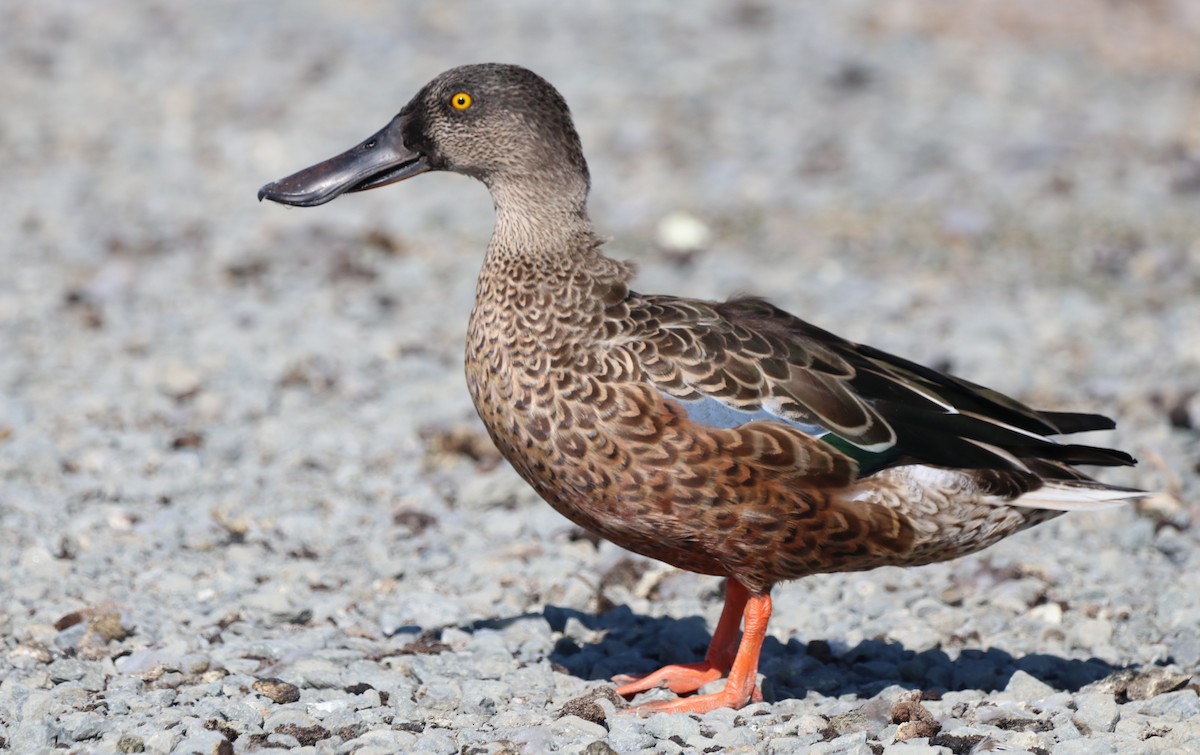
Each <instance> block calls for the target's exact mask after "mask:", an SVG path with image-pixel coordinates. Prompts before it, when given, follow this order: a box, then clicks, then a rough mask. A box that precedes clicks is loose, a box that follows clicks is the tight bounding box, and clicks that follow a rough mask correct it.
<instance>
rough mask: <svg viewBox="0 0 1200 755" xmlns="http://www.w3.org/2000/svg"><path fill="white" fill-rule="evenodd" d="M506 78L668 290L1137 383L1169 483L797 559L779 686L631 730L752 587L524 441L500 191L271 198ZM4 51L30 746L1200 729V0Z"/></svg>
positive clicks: (4, 743) (315, 7) (1089, 740)
mask: <svg viewBox="0 0 1200 755" xmlns="http://www.w3.org/2000/svg"><path fill="white" fill-rule="evenodd" d="M630 6H632V4H630ZM487 60H499V61H507V62H514V63H521V64H524V65H527V66H529V67H531V68H533V69H534V70H536V71H538V72H540V73H541V74H543V75H544V76H546V77H547V78H548V79H550V80H551V81H552V82H554V83H555V84H556V85H557V86H558V87H559V88H560V89H561V90H562V91H563V93H564V94H565V96H566V97H567V100H568V101H569V102H570V103H571V105H572V108H573V111H574V113H575V115H576V119H577V121H578V125H579V128H580V131H581V134H582V136H583V140H584V146H585V149H586V150H587V154H588V156H589V158H590V160H591V166H592V174H593V178H594V190H593V203H592V216H593V218H594V220H595V221H596V223H597V226H598V228H599V229H600V231H601V232H602V233H608V234H611V235H612V236H613V237H614V241H613V242H612V243H611V244H610V246H609V250H610V253H612V254H614V255H615V256H618V257H626V258H633V259H637V260H638V261H639V262H640V263H641V266H642V271H643V272H642V276H641V279H640V281H639V289H640V290H645V291H661V292H671V293H678V294H686V295H693V296H704V297H724V296H727V295H729V294H731V293H734V292H749V293H757V294H762V295H766V296H769V297H771V298H772V299H773V300H775V301H776V302H778V303H779V304H781V305H782V306H784V307H786V308H787V309H789V310H791V311H793V312H796V313H797V314H800V315H801V316H803V317H805V318H807V319H810V320H812V321H814V322H816V323H818V324H820V325H823V326H825V327H828V328H830V329H833V330H835V331H837V332H839V333H841V334H843V335H846V336H848V337H850V338H853V339H856V340H862V341H866V342H869V343H872V344H873V345H876V346H879V347H882V348H885V349H888V350H891V351H894V352H897V353H900V354H902V355H905V356H908V357H911V358H915V359H918V360H922V361H926V362H929V363H932V364H935V365H939V366H942V367H949V368H951V369H953V370H955V371H956V372H958V373H960V374H962V375H964V376H966V377H969V378H970V379H972V380H975V381H978V382H982V383H985V384H988V385H991V386H993V387H996V388H998V389H1001V390H1004V391H1006V392H1009V393H1012V394H1014V395H1016V396H1018V397H1020V398H1022V399H1025V400H1027V401H1028V402H1030V403H1033V404H1035V405H1038V406H1045V407H1047V408H1051V407H1053V408H1059V409H1078V410H1091V411H1101V412H1104V413H1106V414H1110V415H1112V416H1113V417H1115V418H1116V419H1117V420H1118V421H1119V423H1120V428H1119V429H1118V430H1117V431H1116V432H1115V433H1111V434H1106V435H1098V436H1096V437H1093V438H1089V440H1093V441H1095V442H1101V443H1105V444H1111V445H1115V446H1119V447H1122V448H1126V449H1128V450H1130V451H1131V452H1133V453H1134V454H1135V455H1136V456H1138V457H1139V458H1140V459H1141V461H1142V463H1141V465H1140V466H1139V467H1137V468H1136V469H1133V470H1106V471H1105V473H1104V475H1103V476H1104V478H1105V479H1107V480H1111V481H1114V482H1118V483H1122V484H1131V485H1138V486H1143V487H1146V488H1150V489H1154V490H1159V491H1162V492H1161V494H1159V495H1157V496H1155V497H1153V498H1151V499H1149V500H1148V501H1147V502H1146V503H1145V504H1144V505H1142V506H1140V507H1139V508H1137V509H1134V508H1133V507H1130V508H1127V509H1123V510H1119V511H1114V512H1107V513H1103V514H1090V515H1077V516H1071V517H1066V518H1064V519H1060V520H1058V521H1056V522H1053V523H1051V524H1049V525H1046V526H1043V527H1041V528H1039V529H1037V530H1034V531H1031V532H1028V533H1025V534H1022V535H1020V536H1018V537H1015V538H1012V539H1010V540H1008V541H1006V542H1004V543H1002V544H1001V545H999V546H997V547H995V548H993V549H991V550H990V551H988V552H986V553H984V554H981V555H979V556H976V557H973V558H968V559H965V560H962V561H958V562H955V563H950V564H941V565H936V566H931V567H925V568H921V569H916V570H907V571H905V570H895V569H885V570H880V571H875V572H871V573H866V574H852V575H829V576H819V577H814V578H811V579H808V580H804V581H801V582H798V583H793V584H788V585H784V586H780V587H779V588H777V590H776V610H777V613H776V615H775V617H774V618H773V620H772V623H771V638H770V639H769V640H768V644H767V647H766V649H765V653H764V659H763V663H762V667H761V671H762V672H763V673H764V674H765V675H766V681H765V682H764V692H765V694H766V697H767V702H765V703H762V704H757V705H753V706H750V707H749V708H747V709H744V710H742V711H739V712H733V711H717V712H714V713H712V714H709V715H706V716H656V717H653V718H649V719H642V720H639V719H637V718H635V717H632V716H628V715H618V714H616V713H615V712H614V704H613V701H612V700H611V699H610V697H609V696H608V695H607V693H606V690H608V689H610V688H611V685H609V684H608V683H607V682H606V681H605V680H606V679H607V677H609V676H610V675H612V674H613V673H616V672H621V671H638V670H649V669H651V668H653V667H656V666H657V665H659V664H660V662H662V661H663V660H664V659H667V660H683V658H681V655H686V654H688V653H693V654H694V655H695V657H696V658H699V657H700V656H701V655H702V653H703V649H704V646H705V644H706V643H707V639H708V627H710V626H712V624H713V622H714V621H715V619H716V616H717V614H718V612H719V610H720V603H721V599H720V595H719V587H718V583H717V581H716V580H714V579H711V578H706V577H698V576H695V575H690V574H684V573H680V572H676V571H673V570H671V569H668V568H666V567H663V566H661V565H659V564H657V563H653V562H648V561H645V560H642V559H637V558H631V557H629V556H627V555H626V554H624V553H622V552H621V551H619V550H618V549H616V548H614V547H612V546H610V545H607V544H603V543H596V542H594V541H593V540H592V539H591V538H590V537H588V536H587V535H585V534H584V533H581V532H580V531H578V530H576V529H575V528H573V527H572V526H571V525H570V524H569V523H568V522H566V521H565V520H563V519H562V518H560V517H559V516H558V515H557V514H555V513H554V512H553V511H551V509H550V508H549V507H547V506H545V505H544V504H542V503H540V502H539V501H537V500H536V499H535V497H534V496H533V495H532V493H531V492H530V491H528V490H526V489H525V488H524V487H523V486H522V485H521V484H520V483H519V481H518V480H517V479H516V478H515V476H514V475H513V474H512V473H511V471H509V470H508V469H507V467H505V466H504V465H503V464H501V463H500V461H499V459H498V457H497V456H496V454H495V452H494V451H493V450H492V449H491V447H490V445H489V443H488V442H487V440H486V438H485V437H484V436H483V435H482V434H481V427H480V425H479V424H478V422H477V420H476V418H475V416H474V411H473V409H472V408H471V406H470V403H469V399H468V397H467V393H466V390H465V387H464V385H463V381H462V378H461V377H460V375H461V352H462V343H463V337H464V331H465V326H466V320H467V314H468V311H469V309H470V304H471V299H472V295H473V286H474V277H475V273H476V271H477V269H478V266H479V264H480V259H481V254H482V250H483V248H484V245H485V244H486V240H487V237H488V234H489V232H490V228H491V222H492V217H491V207H490V202H489V200H488V197H487V194H486V191H485V190H484V189H483V187H481V186H479V185H476V184H473V183H471V182H469V181H467V180H465V179H462V178H460V177H457V176H434V177H430V176H426V177H422V178H421V179H420V181H419V182H417V183H409V184H402V185H399V186H396V187H391V188H389V189H386V190H382V191H378V192H371V193H368V194H363V195H355V196H353V197H348V198H344V199H342V200H339V201H338V202H336V203H334V204H332V205H329V206H327V207H322V208H320V209H317V210H304V211H285V210H284V209H282V208H280V207H277V206H262V205H259V204H258V203H256V202H255V200H254V195H255V191H256V190H257V189H258V187H259V186H260V185H262V184H263V183H265V182H267V181H269V180H272V179H275V178H279V177H281V176H283V175H285V174H287V173H290V172H292V171H294V170H296V169H298V168H301V167H304V166H306V165H309V164H310V163H312V162H314V161H316V160H319V159H323V158H325V157H328V156H330V155H332V154H334V153H336V152H340V151H341V150H343V149H345V148H347V147H349V146H351V145H352V144H354V143H356V142H357V141H359V140H360V139H362V138H364V137H365V136H367V135H368V134H370V133H372V132H374V131H375V130H376V129H377V128H378V127H380V126H381V125H383V124H384V123H385V122H386V121H387V120H388V119H389V118H390V117H391V116H392V115H393V114H394V112H395V111H396V110H398V109H399V107H400V106H401V105H402V104H403V103H404V102H406V101H407V100H408V98H409V97H410V96H411V95H412V94H413V93H414V92H415V91H416V90H417V88H418V87H419V86H420V85H422V84H424V83H425V81H427V80H428V79H430V78H431V77H432V76H434V75H435V74H437V73H439V72H440V71H442V70H443V69H445V68H448V67H450V66H452V65H457V64H460V63H465V62H479V61H487ZM0 66H2V68H3V70H4V74H3V76H0V102H3V108H2V109H0V165H3V173H2V175H3V180H0V569H2V572H0V573H2V575H3V577H2V582H0V749H5V748H7V749H9V750H11V751H13V752H19V753H34V752H40V751H49V750H54V749H66V750H69V751H73V752H92V751H95V752H113V751H119V752H141V751H145V752H155V753H165V752H181V753H192V752H201V753H227V752H231V751H232V752H239V753H240V752H252V751H256V750H263V751H266V748H273V747H291V748H298V749H299V750H300V751H307V752H318V753H334V752H338V753H349V752H357V753H387V752H399V751H405V752H434V753H515V752H542V751H561V752H572V753H578V752H587V753H590V754H592V755H597V754H599V753H607V752H613V751H616V752H634V751H639V750H641V751H647V752H651V751H652V752H681V751H686V752H697V751H704V752H720V751H740V752H771V753H775V752H780V753H782V752H815V753H856V754H859V753H861V754H863V755H865V754H867V753H879V752H881V751H882V752H886V753H897V754H899V753H910V754H915V753H938V752H940V753H947V752H953V753H967V752H974V751H977V750H979V749H986V748H989V747H994V746H997V745H1003V746H1005V747H1007V748H1008V751H1010V752H1020V751H1023V750H1024V751H1028V752H1033V753H1056V754H1057V753H1079V754H1083V753H1087V754H1089V755H1090V754H1092V753H1106V752H1121V753H1148V752H1162V753H1167V752H1170V753H1179V752H1200V745H1197V742H1198V741H1200V698H1198V697H1197V681H1198V677H1197V673H1198V672H1200V548H1198V547H1197V546H1198V542H1197V541H1198V534H1197V533H1198V531H1200V527H1197V525H1198V524H1200V482H1198V479H1197V478H1198V470H1197V466H1198V465H1200V436H1198V433H1197V427H1198V426H1200V398H1198V391H1200V211H1198V210H1200V5H1197V4H1196V3H1193V2H1189V1H1188V0H1175V1H1174V2H1172V1H1170V0H1161V1H1157V2H1150V1H1149V0H1147V1H1146V2H1103V1H1101V0H1091V1H1089V0H1062V1H1060V2H1054V3H1047V2H1033V1H1031V0H988V1H986V2H973V3H948V2H924V3H923V2H915V1H911V2H906V1H903V0H880V1H879V2H867V1H866V0H861V1H859V2H835V3H794V2H785V1H784V0H779V1H778V2H768V1H767V0H755V1H753V2H717V1H716V0H710V1H708V2H692V3H687V4H686V5H685V4H681V3H675V2H666V1H658V2H642V3H638V4H637V5H636V8H634V7H629V8H628V9H626V10H621V11H618V10H616V6H615V5H614V4H612V3H609V2H602V1H601V0H587V1H584V2H574V3H550V2H539V1H535V0H507V1H506V2H505V3H502V4H501V3H496V4H484V3H478V2H456V1H448V2H436V3H434V2H428V3H416V2H414V3H395V2H368V1H367V0H359V1H358V2H332V0H330V1H329V2H318V1H317V0H309V1H306V2H299V1H297V2H289V3H286V4H284V3H242V2H232V1H231V0H220V1H214V2H205V3H175V2H167V1H166V0H143V1H142V2H129V1H126V2H120V1H117V0H113V1H111V2H95V3H83V2H72V1H61V0H60V1H56V0H44V1H42V2H38V3H17V2H11V3H4V4H2V5H0ZM618 707H619V706H618Z"/></svg>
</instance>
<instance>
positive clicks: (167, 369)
mask: <svg viewBox="0 0 1200 755" xmlns="http://www.w3.org/2000/svg"><path fill="white" fill-rule="evenodd" d="M203 381H204V377H203V376H202V375H201V374H200V373H199V372H198V371H197V370H196V369H194V368H193V367H190V366H188V365H186V364H183V363H182V362H169V363H167V364H166V365H164V366H163V367H162V368H161V369H160V370H159V372H158V375H157V376H156V380H155V383H156V384H157V386H158V390H159V391H160V392H162V393H163V394H165V395H167V396H170V397H171V398H173V399H176V400H180V399H185V398H189V397H191V396H194V395H196V393H197V392H199V390H200V386H201V385H202V383H203Z"/></svg>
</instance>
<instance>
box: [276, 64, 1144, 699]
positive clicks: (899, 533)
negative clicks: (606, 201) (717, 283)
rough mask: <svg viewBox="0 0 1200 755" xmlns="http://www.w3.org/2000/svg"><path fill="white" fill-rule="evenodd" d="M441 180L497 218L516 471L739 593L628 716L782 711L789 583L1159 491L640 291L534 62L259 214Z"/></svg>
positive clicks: (1048, 438)
mask: <svg viewBox="0 0 1200 755" xmlns="http://www.w3.org/2000/svg"><path fill="white" fill-rule="evenodd" d="M439 171H449V172H453V173H459V174H462V175H466V176H470V177H472V178H475V179H478V180H479V181H481V182H482V183H483V184H484V185H485V186H486V187H487V189H488V190H489V191H490V193H491V198H492V202H493V205H494V208H495V226H494V230H493V233H492V236H491V240H490V241H489V243H488V245H487V249H486V252H485V254H484V257H483V264H482V267H481V270H480V273H479V277H478V280H477V284H476V295H475V302H474V307H473V309H472V311H471V314H470V319H469V325H468V329H467V342H466V357H465V372H466V382H467V387H468V389H469V391H470V394H471V398H472V399H473V401H474V405H475V408H476V410H477V411H478V414H479V417H480V419H481V420H482V422H483V425H484V427H485V428H486V429H487V432H488V434H489V435H490V437H491V440H492V441H493V442H494V443H495V445H496V447H497V448H498V449H499V451H500V453H501V454H502V455H503V456H504V458H505V459H507V460H508V462H509V463H510V464H511V465H512V468H513V469H514V470H516V472H517V474H519V475H520V476H521V477H522V478H523V479H524V481H525V482H526V483H528V484H529V485H530V486H531V487H532V488H533V489H534V490H535V491H537V493H538V494H539V495H540V496H541V497H542V498H543V499H545V501H546V502H548V503H549V504H550V505H551V506H552V507H554V508H555V509H556V510H557V511H558V512H560V513H561V514H562V515H563V516H565V517H566V518H567V519H569V520H571V521H572V522H574V523H575V524H576V525H578V526H579V527H582V528H583V529H585V530H587V531H589V532H591V533H594V534H596V535H598V536H600V537H603V538H605V539H607V540H610V541H611V542H613V543H615V544H617V545H618V546H621V547H622V548H625V549H628V550H630V551H633V552H635V553H638V554H641V555H643V556H647V557H650V558H652V559H657V560H659V561H663V562H666V563H667V564H670V565H673V566H675V567H678V568H680V569H684V570H687V571H691V572H696V573H699V574H704V575H712V576H716V577H721V578H724V580H725V589H724V605H723V608H722V610H721V614H720V618H719V619H718V621H717V624H716V627H715V629H714V631H713V633H712V638H711V642H710V644H709V647H708V650H707V652H706V654H705V657H704V658H703V660H700V661H695V662H683V660H684V659H681V662H679V663H674V664H671V665H667V666H665V667H663V668H661V669H659V670H657V671H655V672H653V673H650V674H645V675H623V676H621V677H617V678H616V681H617V682H619V683H620V686H619V687H618V688H617V692H618V693H619V694H620V695H621V696H623V697H626V698H634V699H635V701H636V700H637V698H638V696H639V695H641V693H646V692H649V691H651V690H656V688H660V687H666V688H668V689H669V690H671V691H672V692H673V693H675V697H674V698H671V699H666V700H663V699H650V700H649V701H648V702H643V703H642V704H640V705H637V706H633V707H631V708H630V709H631V710H634V711H636V712H638V713H643V714H645V713H654V712H668V713H669V712H676V713H679V712H690V713H705V712H708V711H711V710H713V709H716V708H723V707H727V708H739V707H742V706H744V705H746V704H748V703H749V702H750V701H752V700H754V701H758V700H761V699H762V693H761V688H760V687H759V683H758V660H759V654H760V651H761V648H762V644H763V640H764V638H765V637H766V633H767V625H768V622H769V620H770V617H771V611H772V603H771V590H772V587H773V586H774V585H775V584H777V583H780V582H783V581H786V580H795V579H799V578H802V577H806V576H810V575H815V574H821V573H828V572H847V571H861V570H867V569H874V568H877V567H881V566H918V565H922V564H930V563H934V562H940V561H946V560H949V559H954V558H959V557H961V556H965V555H967V554H970V553H975V552H977V551H979V550H981V549H983V548H986V547H988V546H990V545H992V544H994V543H996V542H997V541H999V540H1001V539H1003V538H1006V537H1008V536H1009V535H1012V534H1014V533H1016V532H1019V531H1021V530H1025V529H1027V528H1029V527H1032V526H1034V525H1036V524H1039V523H1041V522H1045V521H1047V520H1049V519H1052V518H1054V517H1057V516H1059V515H1061V514H1063V513H1065V512H1071V511H1083V510H1094V509H1102V508H1108V507H1113V506H1119V505H1121V504H1124V503H1127V502H1129V501H1132V500H1135V499H1137V498H1138V497H1140V496H1141V495H1143V492H1142V491H1139V490H1136V489H1133V488H1126V487H1120V486H1116V485H1109V484H1105V483H1103V482H1099V481H1097V480H1095V479H1093V478H1092V477H1090V476H1088V475H1087V474H1085V473H1084V472H1082V471H1080V470H1079V469H1078V466H1079V465H1098V466H1104V467H1111V466H1129V465H1133V464H1135V463H1136V462H1135V460H1134V458H1133V457H1132V456H1130V455H1129V454H1127V453H1125V452H1123V451H1120V450H1115V449H1108V448H1101V447H1094V446H1089V445H1083V444H1079V443H1071V442H1066V441H1065V440H1063V439H1060V437H1059V436H1066V435H1070V434H1073V433H1078V432H1083V431H1092V430H1107V429H1111V428H1113V427H1115V423H1114V422H1113V421H1112V420H1111V419H1109V418H1107V417H1105V416H1102V415H1099V414H1085V413H1073V412H1058V411H1041V410H1035V409H1032V408H1030V407H1029V406H1026V405H1025V404H1023V403H1021V402H1020V401H1018V400H1016V399H1013V398H1010V397H1008V396H1006V395H1004V394H1002V393H1000V392H998V391H994V390H991V389H988V388H985V387H983V386H980V385H977V384H975V383H972V382H969V381H967V380H965V379H963V378H961V377H957V376H954V375H951V374H949V373H947V372H944V371H939V370H937V369H933V368H930V367H927V366H923V365H921V364H919V363H916V362H913V361H909V360H907V359H904V358H902V357H899V356H895V355H892V354H890V353H888V352H886V351H883V350H880V349H877V348H873V347H871V346H867V345H862V344H858V343H854V342H851V341H848V340H846V339H844V338H841V337H839V336H837V335H834V334H833V333H831V332H829V331H826V330H823V329H821V328H819V327H817V326H816V325H812V324H810V323H808V322H806V321H804V320H801V319H800V318H798V317H796V316H793V315H791V314H789V313H788V312H786V311H784V310H783V309H780V308H779V307H776V306H775V305H773V304H771V303H769V302H767V301H765V300H764V299H761V298H754V297H737V298H731V299H729V300H726V301H722V302H713V301H702V300H698V299H692V298H684V297H676V296H667V295H656V294H643V293H639V292H637V291H636V290H634V289H633V288H632V287H631V283H632V281H633V278H634V273H635V270H634V266H633V265H632V264H631V263H629V262H625V261H620V260H617V259H614V258H611V257H609V256H607V255H606V254H605V253H604V252H603V251H602V246H603V241H604V240H603V239H602V238H601V237H600V236H598V235H597V234H596V232H595V230H594V229H593V225H592V222H591V220H590V219H589V216H588V211H587V198H588V192H589V189H590V177H589V172H588V165H587V161H586V160H585V159H584V154H583V150H582V147H581V143H580V138H579V134H578V132H577V131H576V128H575V125H574V121H573V119H572V116H571V112H570V110H569V109H568V107H567V103H566V101H565V100H564V98H563V96H562V95H561V94H560V93H559V92H558V90H556V89H555V88H554V87H553V86H552V85H551V84H550V83H549V82H547V81H546V80H545V79H543V78H542V77H541V76H539V75H537V74H535V73H533V72H532V71H530V70H528V69H526V68H523V67H520V66H516V65H509V64H499V63H487V64H474V65H465V66H460V67H456V68H452V69H450V70H448V71H446V72H444V73H442V74H441V75H439V76H437V77H436V78H434V79H433V80H432V81H430V82H429V83H427V84H426V85H425V86H424V87H422V88H421V89H420V90H419V91H418V92H417V93H416V95H415V96H414V97H413V98H412V99H411V100H410V101H409V102H408V104H406V105H404V107H403V108H401V109H400V111H399V113H398V114H397V115H396V116H395V117H393V118H392V119H391V121H390V122H388V124H387V125H386V126H384V127H383V128H382V129H380V130H379V131H378V132H376V133H375V134H373V135H372V136H370V137H368V138H367V139H366V140H364V141H363V142H361V143H359V144H358V145H356V146H354V147H352V148H351V149H349V150H347V151H345V152H343V153H341V154H339V155H337V156H335V157H332V158H330V159H328V160H325V161H323V162H320V163H317V164H315V165H313V166H311V167H308V168H305V169H303V170H300V171H298V172H296V173H294V174H292V175H289V176H287V177H286V178H282V179H280V180H278V181H274V182H272V183H268V184H266V185H265V186H263V187H262V188H261V189H260V190H259V192H258V198H259V201H262V200H263V199H267V200H270V201H272V202H277V203H280V204H284V205H292V206H299V207H314V206H317V205H323V204H325V203H326V202H330V201H332V200H333V199H335V198H337V197H339V196H341V195H343V194H350V193H355V192H361V191H368V190H373V189H377V188H380V187H383V186H387V185H389V184H393V183H397V182H400V181H406V180H409V179H411V178H413V177H415V176H418V175H420V174H422V173H430V172H439ZM721 679H724V680H725V682H724V684H723V685H718V684H712V685H710V683H712V682H718V681H719V680H721ZM705 685H710V687H709V690H712V689H714V688H716V691H708V692H706V693H704V694H696V693H697V692H698V691H700V690H701V687H704V686H705ZM662 694H663V693H661V692H658V691H656V692H654V694H649V695H641V699H642V700H645V699H646V698H656V697H658V696H661V695H662Z"/></svg>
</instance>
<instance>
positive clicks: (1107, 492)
mask: <svg viewBox="0 0 1200 755" xmlns="http://www.w3.org/2000/svg"><path fill="white" fill-rule="evenodd" d="M1148 495H1150V494H1149V493H1147V492H1146V491H1144V490H1138V489H1136V488H1123V487H1118V486H1115V485H1105V484H1103V483H1099V482H1087V481H1076V480H1051V481H1048V482H1046V484H1045V485H1043V486H1041V487H1040V488H1038V489H1037V490H1032V491H1030V492H1028V493H1025V494H1024V495H1021V496H1019V497H1018V498H1016V499H1014V500H1012V501H1010V502H1009V505H1011V506H1021V507H1024V508H1029V509H1047V510H1050V511H1097V510H1100V509H1111V508H1116V507H1117V506H1123V505H1125V504H1127V503H1132V502H1133V501H1136V500H1138V499H1140V498H1145V497H1146V496H1148Z"/></svg>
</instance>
